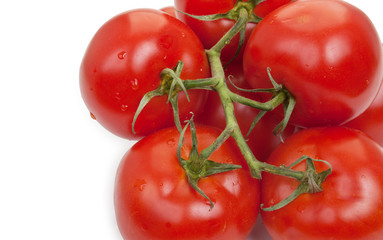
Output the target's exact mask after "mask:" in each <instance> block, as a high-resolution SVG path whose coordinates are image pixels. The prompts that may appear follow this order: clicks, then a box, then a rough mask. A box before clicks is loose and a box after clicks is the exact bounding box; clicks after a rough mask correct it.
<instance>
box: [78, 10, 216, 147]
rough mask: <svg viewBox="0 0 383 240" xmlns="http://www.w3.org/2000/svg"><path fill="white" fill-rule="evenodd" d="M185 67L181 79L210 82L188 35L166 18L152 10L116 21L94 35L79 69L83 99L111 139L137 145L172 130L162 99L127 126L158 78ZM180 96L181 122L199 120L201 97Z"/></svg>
mask: <svg viewBox="0 0 383 240" xmlns="http://www.w3.org/2000/svg"><path fill="white" fill-rule="evenodd" d="M179 60H181V61H183V62H184V64H185V65H184V68H183V71H182V74H181V78H183V79H197V78H205V77H209V76H210V72H209V65H208V61H207V57H206V54H205V51H204V48H203V46H202V44H201V42H200V41H199V39H198V37H197V36H196V35H195V34H194V33H193V31H192V30H191V29H190V28H189V27H187V26H186V25H185V24H183V23H182V22H181V21H179V20H177V19H176V18H174V17H171V16H170V15H168V14H166V13H164V12H162V11H159V10H158V11H157V10H143V9H141V10H133V11H128V12H125V13H122V14H120V15H117V16H115V17H114V18H112V19H110V20H109V21H108V22H106V23H105V24H104V25H103V26H102V27H101V28H100V29H99V30H98V31H97V33H96V34H95V36H94V37H93V39H92V40H91V42H90V44H89V46H88V49H87V50H86V53H85V56H84V58H83V61H82V64H81V69H80V87H81V93H82V97H83V99H84V101H85V103H86V105H87V107H88V109H89V111H90V112H91V113H92V115H93V116H94V117H95V118H96V119H97V121H98V122H99V123H101V125H103V126H104V127H105V128H106V129H108V130H109V131H111V132H112V133H114V134H116V135H118V136H121V137H124V138H129V139H136V138H139V137H142V136H145V135H148V134H149V133H151V132H153V131H155V130H158V129H160V128H164V127H168V126H171V125H173V124H174V121H173V112H172V108H171V105H170V104H166V101H167V96H162V97H157V98H154V99H153V100H152V101H151V102H150V103H149V104H148V105H147V106H146V107H145V108H144V110H143V111H142V113H141V115H140V116H139V117H138V119H137V122H136V125H135V131H136V133H137V134H136V135H134V134H133V133H132V120H133V116H134V114H135V112H136V110H137V107H138V104H139V102H140V100H141V99H142V97H143V96H144V94H145V93H147V92H149V91H151V90H154V89H156V88H157V87H158V86H159V83H160V73H161V71H162V70H163V69H165V68H174V67H175V66H176V64H177V62H178V61H179ZM188 93H189V97H190V103H188V102H187V99H186V97H185V94H184V93H180V95H179V106H180V117H181V121H182V119H186V118H187V117H188V116H189V115H190V114H189V113H190V112H194V114H196V115H198V114H199V113H200V112H201V106H203V104H204V103H205V101H206V98H207V93H206V91H201V90H196V91H194V90H193V91H189V92H188Z"/></svg>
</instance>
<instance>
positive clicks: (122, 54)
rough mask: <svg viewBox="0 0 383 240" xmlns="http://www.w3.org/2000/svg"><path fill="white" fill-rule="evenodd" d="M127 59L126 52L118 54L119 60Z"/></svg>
mask: <svg viewBox="0 0 383 240" xmlns="http://www.w3.org/2000/svg"><path fill="white" fill-rule="evenodd" d="M125 57H126V52H125V51H122V52H120V53H118V58H119V59H121V60H123V59H124V58H125Z"/></svg>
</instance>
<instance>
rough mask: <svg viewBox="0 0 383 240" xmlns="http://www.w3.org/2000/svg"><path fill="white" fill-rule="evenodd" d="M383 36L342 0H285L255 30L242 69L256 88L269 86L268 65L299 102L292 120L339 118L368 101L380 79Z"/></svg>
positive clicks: (307, 122)
mask: <svg viewBox="0 0 383 240" xmlns="http://www.w3.org/2000/svg"><path fill="white" fill-rule="evenodd" d="M382 66H383V62H382V51H381V41H380V39H379V36H378V33H377V31H376V29H375V28H374V26H373V24H372V23H371V21H370V20H369V19H368V17H367V16H366V15H365V14H364V13H363V12H362V11H361V10H359V9H357V8H356V7H354V6H352V5H350V4H349V3H347V2H345V1H338V0H309V1H305V0H303V1H295V2H292V3H290V4H287V5H284V6H282V7H280V8H278V9H276V10H275V11H273V13H272V14H270V15H268V16H266V17H265V18H264V19H263V20H262V21H261V23H260V24H258V26H257V28H256V29H255V30H254V31H253V33H252V35H251V37H250V39H249V41H248V44H247V46H246V50H245V53H244V71H245V76H246V79H247V81H248V82H249V84H250V85H251V86H252V87H254V88H265V87H271V86H272V85H271V82H270V80H269V77H268V75H267V70H266V69H267V68H268V67H270V68H271V74H272V76H273V78H274V79H275V80H276V81H277V82H278V83H280V84H282V85H284V86H285V87H286V88H287V89H288V90H289V91H290V92H291V93H292V95H293V96H294V97H295V99H296V101H297V103H296V107H295V110H294V112H293V114H292V116H291V123H293V124H296V125H298V126H301V127H313V126H325V125H338V124H342V123H344V122H346V121H348V120H351V119H352V118H355V117H357V116H358V115H360V114H361V113H362V112H363V111H365V110H366V109H367V107H368V106H369V105H370V104H371V102H372V100H373V98H374V96H376V93H377V90H378V88H379V86H380V83H381V81H382V72H383V69H382V68H383V67H382Z"/></svg>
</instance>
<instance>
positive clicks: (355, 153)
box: [261, 127, 383, 240]
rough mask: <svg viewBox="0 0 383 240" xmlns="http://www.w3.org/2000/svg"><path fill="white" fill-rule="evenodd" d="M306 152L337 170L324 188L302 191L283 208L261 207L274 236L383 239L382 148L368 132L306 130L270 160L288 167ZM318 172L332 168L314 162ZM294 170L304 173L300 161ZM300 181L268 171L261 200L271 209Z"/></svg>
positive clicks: (296, 135)
mask: <svg viewBox="0 0 383 240" xmlns="http://www.w3.org/2000/svg"><path fill="white" fill-rule="evenodd" d="M302 155H307V156H309V157H311V158H315V159H322V160H326V161H327V162H329V163H330V164H331V165H332V169H333V172H332V173H331V174H330V175H329V176H328V177H327V178H326V179H325V181H324V182H323V183H322V188H323V191H322V192H319V193H315V194H308V193H306V194H303V195H300V196H299V197H298V198H297V199H295V200H294V201H293V202H291V203H290V204H288V205H286V206H284V207H282V208H280V209H279V210H275V211H271V212H265V211H262V213H261V214H262V219H263V223H264V224H265V225H266V228H267V229H268V231H269V233H270V235H271V237H272V238H273V239H274V240H278V239H284V240H287V239H307V240H313V239H315V240H316V239H318V240H319V239H358V240H366V239H371V240H372V239H374V240H375V239H381V238H382V236H383V201H382V199H383V175H382V173H381V169H382V168H383V149H382V148H381V147H380V146H379V145H378V144H377V143H376V142H374V141H373V140H372V139H371V138H369V137H368V136H367V135H365V134H364V133H362V132H360V131H357V130H353V129H349V128H343V127H327V128H326V127H323V128H310V129H306V130H302V131H300V132H298V133H296V134H295V135H293V136H291V137H290V138H288V139H287V140H286V141H285V143H284V144H281V145H280V146H279V147H277V148H276V150H275V151H274V152H273V153H272V154H271V156H270V158H269V159H268V161H267V162H268V163H270V164H273V165H276V166H280V165H281V164H284V165H285V166H289V165H290V164H292V163H293V162H295V161H296V160H297V159H299V158H300V157H302ZM315 165H316V168H317V171H318V172H320V171H324V170H326V169H328V166H327V165H326V164H324V163H319V162H317V163H315ZM293 169H295V170H298V171H299V170H300V171H304V170H305V169H306V163H305V162H302V163H300V164H298V165H297V166H295V167H294V168H293ZM298 184H299V183H298V181H297V180H295V179H289V178H286V177H281V176H277V175H272V174H268V173H265V174H263V178H262V181H261V202H262V203H264V204H265V205H264V207H270V206H272V205H275V204H276V203H278V202H280V201H281V200H283V199H285V198H286V197H287V196H289V195H290V194H291V193H292V192H293V191H294V190H295V189H296V188H297V187H298Z"/></svg>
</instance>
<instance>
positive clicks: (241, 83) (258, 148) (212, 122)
mask: <svg viewBox="0 0 383 240" xmlns="http://www.w3.org/2000/svg"><path fill="white" fill-rule="evenodd" d="M225 74H226V76H227V77H230V78H231V81H232V82H233V84H234V85H235V86H237V87H240V88H244V89H250V86H249V85H248V83H247V82H246V80H245V78H244V75H243V70H242V65H241V64H238V63H235V64H234V63H232V64H230V65H229V66H228V67H227V68H226V70H225ZM227 85H228V87H229V88H230V90H231V91H233V92H235V93H238V94H241V95H242V96H245V97H248V98H250V99H253V100H258V101H260V100H261V99H259V97H257V94H256V93H249V92H243V91H239V90H238V89H236V88H235V87H234V86H233V85H232V84H231V83H230V82H229V81H228V82H227ZM234 112H235V115H236V118H237V122H238V124H239V127H240V128H241V130H242V134H244V135H246V134H247V132H248V130H249V129H250V126H251V124H252V122H253V121H254V119H255V117H256V116H257V114H258V113H259V110H257V109H254V108H251V107H248V106H245V105H242V104H239V103H234ZM281 120H282V119H281V118H278V117H277V116H275V114H272V113H268V114H266V115H265V116H263V117H262V119H261V120H260V121H259V122H258V123H257V125H256V126H255V127H254V129H253V131H252V132H251V133H250V135H249V136H248V141H247V144H248V145H249V147H250V148H251V150H252V151H253V154H254V155H255V157H257V158H258V159H259V160H261V161H266V159H267V157H268V156H269V154H270V153H271V152H272V151H273V150H274V148H275V147H276V146H277V145H278V144H279V143H280V142H281V141H280V137H279V136H275V135H274V134H273V130H274V128H275V127H276V126H277V124H278V123H279V122H280V121H281ZM195 122H196V123H199V124H204V125H209V126H214V127H218V128H220V129H224V128H225V127H226V120H225V113H224V111H223V107H222V103H221V100H220V98H219V96H218V94H217V93H216V92H211V93H210V94H209V97H208V100H207V102H206V105H205V109H204V112H203V113H202V114H201V115H200V116H199V117H197V118H196V119H195ZM294 130H295V127H293V126H292V125H289V126H288V127H287V128H286V129H285V132H284V133H285V134H283V136H284V138H286V137H288V136H289V135H291V134H292V133H293V132H294Z"/></svg>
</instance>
